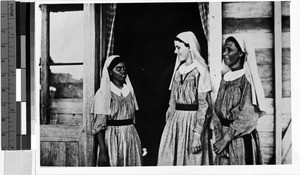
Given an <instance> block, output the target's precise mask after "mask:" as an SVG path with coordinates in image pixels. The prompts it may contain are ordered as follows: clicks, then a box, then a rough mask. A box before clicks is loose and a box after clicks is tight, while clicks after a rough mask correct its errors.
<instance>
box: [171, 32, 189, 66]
mask: <svg viewBox="0 0 300 175" xmlns="http://www.w3.org/2000/svg"><path fill="white" fill-rule="evenodd" d="M174 46H175V51H174V53H176V54H177V57H178V59H179V61H180V62H182V61H186V60H187V59H188V58H189V57H190V56H191V55H190V45H189V44H188V43H185V42H184V41H182V40H181V39H180V38H178V37H176V38H175V39H174Z"/></svg>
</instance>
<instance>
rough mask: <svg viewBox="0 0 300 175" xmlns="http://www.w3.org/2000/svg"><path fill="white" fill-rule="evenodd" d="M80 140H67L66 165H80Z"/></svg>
mask: <svg viewBox="0 0 300 175" xmlns="http://www.w3.org/2000/svg"><path fill="white" fill-rule="evenodd" d="M78 156H79V150H78V142H66V163H65V165H66V166H78V165H79V164H78Z"/></svg>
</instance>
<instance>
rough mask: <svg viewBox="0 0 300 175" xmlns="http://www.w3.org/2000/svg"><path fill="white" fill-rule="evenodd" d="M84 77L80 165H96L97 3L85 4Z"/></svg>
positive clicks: (98, 28)
mask: <svg viewBox="0 0 300 175" xmlns="http://www.w3.org/2000/svg"><path fill="white" fill-rule="evenodd" d="M83 11H84V19H85V20H84V58H85V59H84V61H83V67H84V70H85V71H84V73H85V74H84V78H83V94H84V95H83V132H82V135H81V137H80V142H79V150H80V156H79V157H80V163H79V164H80V165H84V166H94V165H95V164H96V159H95V158H96V157H95V155H96V153H95V149H94V148H95V145H94V136H93V134H92V115H91V113H90V109H91V105H92V102H93V98H94V94H95V91H96V89H95V82H96V80H95V75H97V70H96V67H95V63H96V62H97V61H100V62H101V61H102V60H99V57H100V56H99V55H97V53H99V51H97V50H98V49H100V48H99V45H96V44H97V43H98V44H99V41H97V40H99V38H96V31H98V30H100V26H99V25H98V24H96V21H99V20H97V18H99V17H100V15H96V11H97V10H96V8H95V4H84V7H83Z"/></svg>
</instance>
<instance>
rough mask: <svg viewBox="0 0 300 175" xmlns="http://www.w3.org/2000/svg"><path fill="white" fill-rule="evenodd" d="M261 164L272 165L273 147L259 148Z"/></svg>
mask: <svg viewBox="0 0 300 175" xmlns="http://www.w3.org/2000/svg"><path fill="white" fill-rule="evenodd" d="M261 153H262V158H263V164H274V147H272V146H271V147H269V146H263V147H261Z"/></svg>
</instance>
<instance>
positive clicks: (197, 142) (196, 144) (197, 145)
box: [191, 132, 202, 154]
mask: <svg viewBox="0 0 300 175" xmlns="http://www.w3.org/2000/svg"><path fill="white" fill-rule="evenodd" d="M201 149H202V144H201V135H200V134H199V133H196V132H194V137H193V142H192V145H191V151H192V153H193V154H197V153H199V152H200V151H201Z"/></svg>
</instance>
